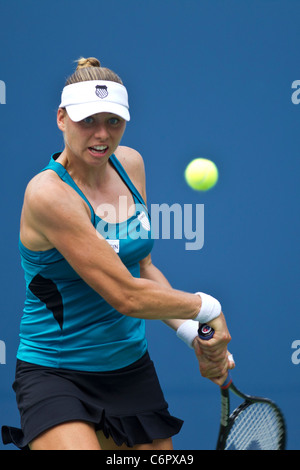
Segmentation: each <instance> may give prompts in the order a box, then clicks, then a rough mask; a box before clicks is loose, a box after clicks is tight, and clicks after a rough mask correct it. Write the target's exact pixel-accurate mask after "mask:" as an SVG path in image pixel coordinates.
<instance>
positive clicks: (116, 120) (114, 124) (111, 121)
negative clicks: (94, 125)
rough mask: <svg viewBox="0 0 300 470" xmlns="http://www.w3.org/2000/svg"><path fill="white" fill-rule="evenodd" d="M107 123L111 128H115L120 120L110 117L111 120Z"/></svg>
mask: <svg viewBox="0 0 300 470" xmlns="http://www.w3.org/2000/svg"><path fill="white" fill-rule="evenodd" d="M108 122H109V124H111V125H112V126H117V125H118V124H119V123H120V122H121V120H120V118H118V117H112V118H110V119H109V121H108Z"/></svg>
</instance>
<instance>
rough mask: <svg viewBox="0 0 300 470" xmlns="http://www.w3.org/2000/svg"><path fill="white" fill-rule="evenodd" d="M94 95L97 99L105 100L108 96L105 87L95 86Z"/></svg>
mask: <svg viewBox="0 0 300 470" xmlns="http://www.w3.org/2000/svg"><path fill="white" fill-rule="evenodd" d="M95 93H96V95H97V96H98V98H101V99H103V98H106V97H107V95H108V91H107V86H106V85H96V92H95Z"/></svg>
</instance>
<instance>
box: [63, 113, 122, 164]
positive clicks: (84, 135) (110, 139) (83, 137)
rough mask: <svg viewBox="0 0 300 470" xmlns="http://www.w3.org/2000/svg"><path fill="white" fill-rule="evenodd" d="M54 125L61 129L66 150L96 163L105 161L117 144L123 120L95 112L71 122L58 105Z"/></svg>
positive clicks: (69, 153) (86, 160)
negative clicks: (55, 123) (80, 119)
mask: <svg viewBox="0 0 300 470" xmlns="http://www.w3.org/2000/svg"><path fill="white" fill-rule="evenodd" d="M57 125H58V127H59V129H60V130H61V131H62V132H63V133H64V139H65V145H66V149H65V150H66V151H67V154H68V155H69V156H73V157H77V158H80V159H83V160H84V161H85V162H86V163H88V164H92V165H97V164H99V163H100V162H103V161H107V160H108V158H109V157H110V156H111V155H112V154H113V153H114V151H115V150H116V148H117V147H118V145H119V143H120V141H121V139H122V136H123V134H124V131H125V127H126V121H125V120H124V119H122V118H121V117H119V116H117V115H115V114H111V113H98V114H94V115H93V116H89V117H87V118H86V119H83V120H82V121H79V122H74V121H72V120H71V119H70V118H69V116H68V114H67V112H66V111H65V110H64V109H59V110H58V113H57Z"/></svg>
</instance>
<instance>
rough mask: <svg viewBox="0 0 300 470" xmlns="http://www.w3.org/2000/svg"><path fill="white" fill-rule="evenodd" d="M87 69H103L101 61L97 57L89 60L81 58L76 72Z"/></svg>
mask: <svg viewBox="0 0 300 470" xmlns="http://www.w3.org/2000/svg"><path fill="white" fill-rule="evenodd" d="M86 67H101V64H100V62H99V60H98V59H96V58H95V57H88V58H87V59H86V58H84V57H80V59H78V60H77V68H76V70H79V69H83V68H86Z"/></svg>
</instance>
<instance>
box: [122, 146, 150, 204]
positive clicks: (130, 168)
mask: <svg viewBox="0 0 300 470" xmlns="http://www.w3.org/2000/svg"><path fill="white" fill-rule="evenodd" d="M115 155H116V157H117V159H118V160H119V162H120V163H121V165H122V166H123V167H124V169H125V171H126V173H127V174H128V176H129V178H130V179H131V181H132V182H133V184H134V185H135V186H136V188H137V189H138V190H139V192H140V193H141V194H142V196H143V198H144V200H146V177H145V165H144V160H143V157H142V155H141V154H140V153H139V152H138V151H137V150H135V149H133V148H130V147H125V146H119V147H118V148H117V150H116V151H115Z"/></svg>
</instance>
